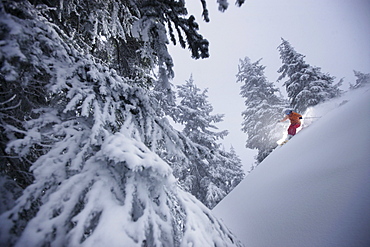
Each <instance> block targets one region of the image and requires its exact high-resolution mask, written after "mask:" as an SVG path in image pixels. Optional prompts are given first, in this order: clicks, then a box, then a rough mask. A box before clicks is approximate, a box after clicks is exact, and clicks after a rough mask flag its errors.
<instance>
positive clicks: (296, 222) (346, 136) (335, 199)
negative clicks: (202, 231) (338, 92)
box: [213, 88, 370, 247]
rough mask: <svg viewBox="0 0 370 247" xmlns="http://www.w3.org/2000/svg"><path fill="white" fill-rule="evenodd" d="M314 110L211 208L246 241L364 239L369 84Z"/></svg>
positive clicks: (369, 213) (355, 242)
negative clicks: (315, 117) (313, 117)
mask: <svg viewBox="0 0 370 247" xmlns="http://www.w3.org/2000/svg"><path fill="white" fill-rule="evenodd" d="M333 108H334V109H333ZM315 110H316V114H324V113H325V110H326V112H327V113H326V114H324V115H323V116H322V117H321V118H320V119H319V120H317V121H315V122H314V123H312V124H311V125H310V126H309V127H308V128H305V129H303V130H302V131H301V132H300V133H299V134H297V135H296V136H295V137H294V138H293V139H292V140H290V141H289V142H288V143H287V144H285V145H284V146H282V147H278V148H277V149H276V150H274V152H273V153H271V155H269V156H268V157H267V158H266V159H265V160H264V161H263V162H262V163H261V164H260V165H259V166H258V167H257V168H256V169H255V170H254V171H253V172H252V173H251V174H250V175H248V176H247V177H246V178H245V179H244V181H242V182H241V183H240V184H239V185H238V186H237V187H236V188H235V189H234V190H233V191H232V192H231V193H230V194H229V195H228V196H227V197H226V198H224V200H223V201H221V202H220V203H219V204H218V205H217V206H216V207H215V209H214V210H213V212H214V214H215V215H216V216H218V217H219V218H221V219H222V220H223V221H224V222H225V223H226V225H228V227H229V228H230V229H231V230H232V231H233V232H234V233H235V234H236V236H237V237H238V238H239V239H240V240H241V241H242V242H244V244H245V245H246V246H251V247H257V246H263V247H268V246H284V247H287V246H299V247H304V246H307V247H308V246H309V247H312V246H320V247H324V246H336V247H340V246H343V247H348V246H356V247H359V246H370V234H369V233H370V186H369V181H370V89H369V88H366V89H361V90H356V91H352V92H350V93H347V94H346V95H345V96H344V97H342V98H340V99H336V100H333V101H330V102H328V103H325V104H323V105H321V106H318V107H315V109H313V111H315Z"/></svg>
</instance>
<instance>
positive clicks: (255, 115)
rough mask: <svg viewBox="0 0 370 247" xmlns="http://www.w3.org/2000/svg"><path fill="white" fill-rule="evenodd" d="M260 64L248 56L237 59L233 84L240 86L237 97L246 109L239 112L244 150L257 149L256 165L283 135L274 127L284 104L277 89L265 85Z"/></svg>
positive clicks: (263, 67) (266, 83)
mask: <svg viewBox="0 0 370 247" xmlns="http://www.w3.org/2000/svg"><path fill="white" fill-rule="evenodd" d="M260 61H261V60H258V61H257V62H254V63H252V62H251V61H250V59H249V58H248V57H246V58H245V59H244V60H240V63H239V68H238V74H237V76H236V77H237V82H240V83H243V84H242V86H241V90H240V94H241V96H242V97H243V98H245V101H244V103H245V107H246V109H245V110H244V111H243V112H242V116H243V123H242V126H243V127H242V131H243V132H244V133H247V135H248V137H247V141H246V147H247V148H251V149H257V150H258V155H257V157H256V159H257V162H258V163H260V162H261V161H262V160H263V159H265V158H266V157H267V155H269V154H270V152H271V151H272V150H273V149H274V148H275V147H276V146H277V141H278V140H279V139H280V138H281V136H280V133H282V132H283V130H282V129H281V126H279V125H276V121H277V119H280V118H281V112H282V111H283V109H284V107H285V104H286V102H285V101H284V100H283V99H282V98H281V97H280V96H278V95H279V94H277V93H279V90H278V89H277V88H275V87H274V85H273V83H271V82H268V81H267V79H266V77H265V75H264V69H265V66H262V65H260Z"/></svg>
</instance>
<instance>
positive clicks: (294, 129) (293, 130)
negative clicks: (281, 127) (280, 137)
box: [288, 124, 301, 136]
mask: <svg viewBox="0 0 370 247" xmlns="http://www.w3.org/2000/svg"><path fill="white" fill-rule="evenodd" d="M299 126H301V125H300V124H291V125H290V126H289V128H288V135H292V136H294V135H295V134H296V133H297V128H299Z"/></svg>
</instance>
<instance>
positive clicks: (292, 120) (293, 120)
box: [281, 111, 302, 125]
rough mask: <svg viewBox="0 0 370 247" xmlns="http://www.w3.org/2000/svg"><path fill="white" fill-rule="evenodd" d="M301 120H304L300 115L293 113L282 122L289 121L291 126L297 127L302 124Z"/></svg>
mask: <svg viewBox="0 0 370 247" xmlns="http://www.w3.org/2000/svg"><path fill="white" fill-rule="evenodd" d="M300 118H302V115H301V114H298V113H296V112H294V111H292V113H290V114H289V115H286V116H285V117H284V118H283V120H281V122H284V121H285V120H287V119H289V120H290V124H291V125H296V124H299V125H300V124H301V120H300Z"/></svg>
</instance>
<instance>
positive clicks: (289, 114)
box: [278, 110, 302, 140]
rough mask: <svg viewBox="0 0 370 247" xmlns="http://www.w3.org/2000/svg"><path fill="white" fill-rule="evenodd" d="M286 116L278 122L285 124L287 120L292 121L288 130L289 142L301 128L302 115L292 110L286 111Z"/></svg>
mask: <svg viewBox="0 0 370 247" xmlns="http://www.w3.org/2000/svg"><path fill="white" fill-rule="evenodd" d="M285 114H286V116H285V117H284V118H283V119H282V120H280V121H278V122H284V121H286V120H287V119H289V120H290V126H289V128H288V138H287V140H289V139H291V138H292V137H293V136H294V135H295V134H296V133H297V128H299V126H301V119H302V115H301V114H298V113H296V112H294V111H292V110H286V111H285Z"/></svg>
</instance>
